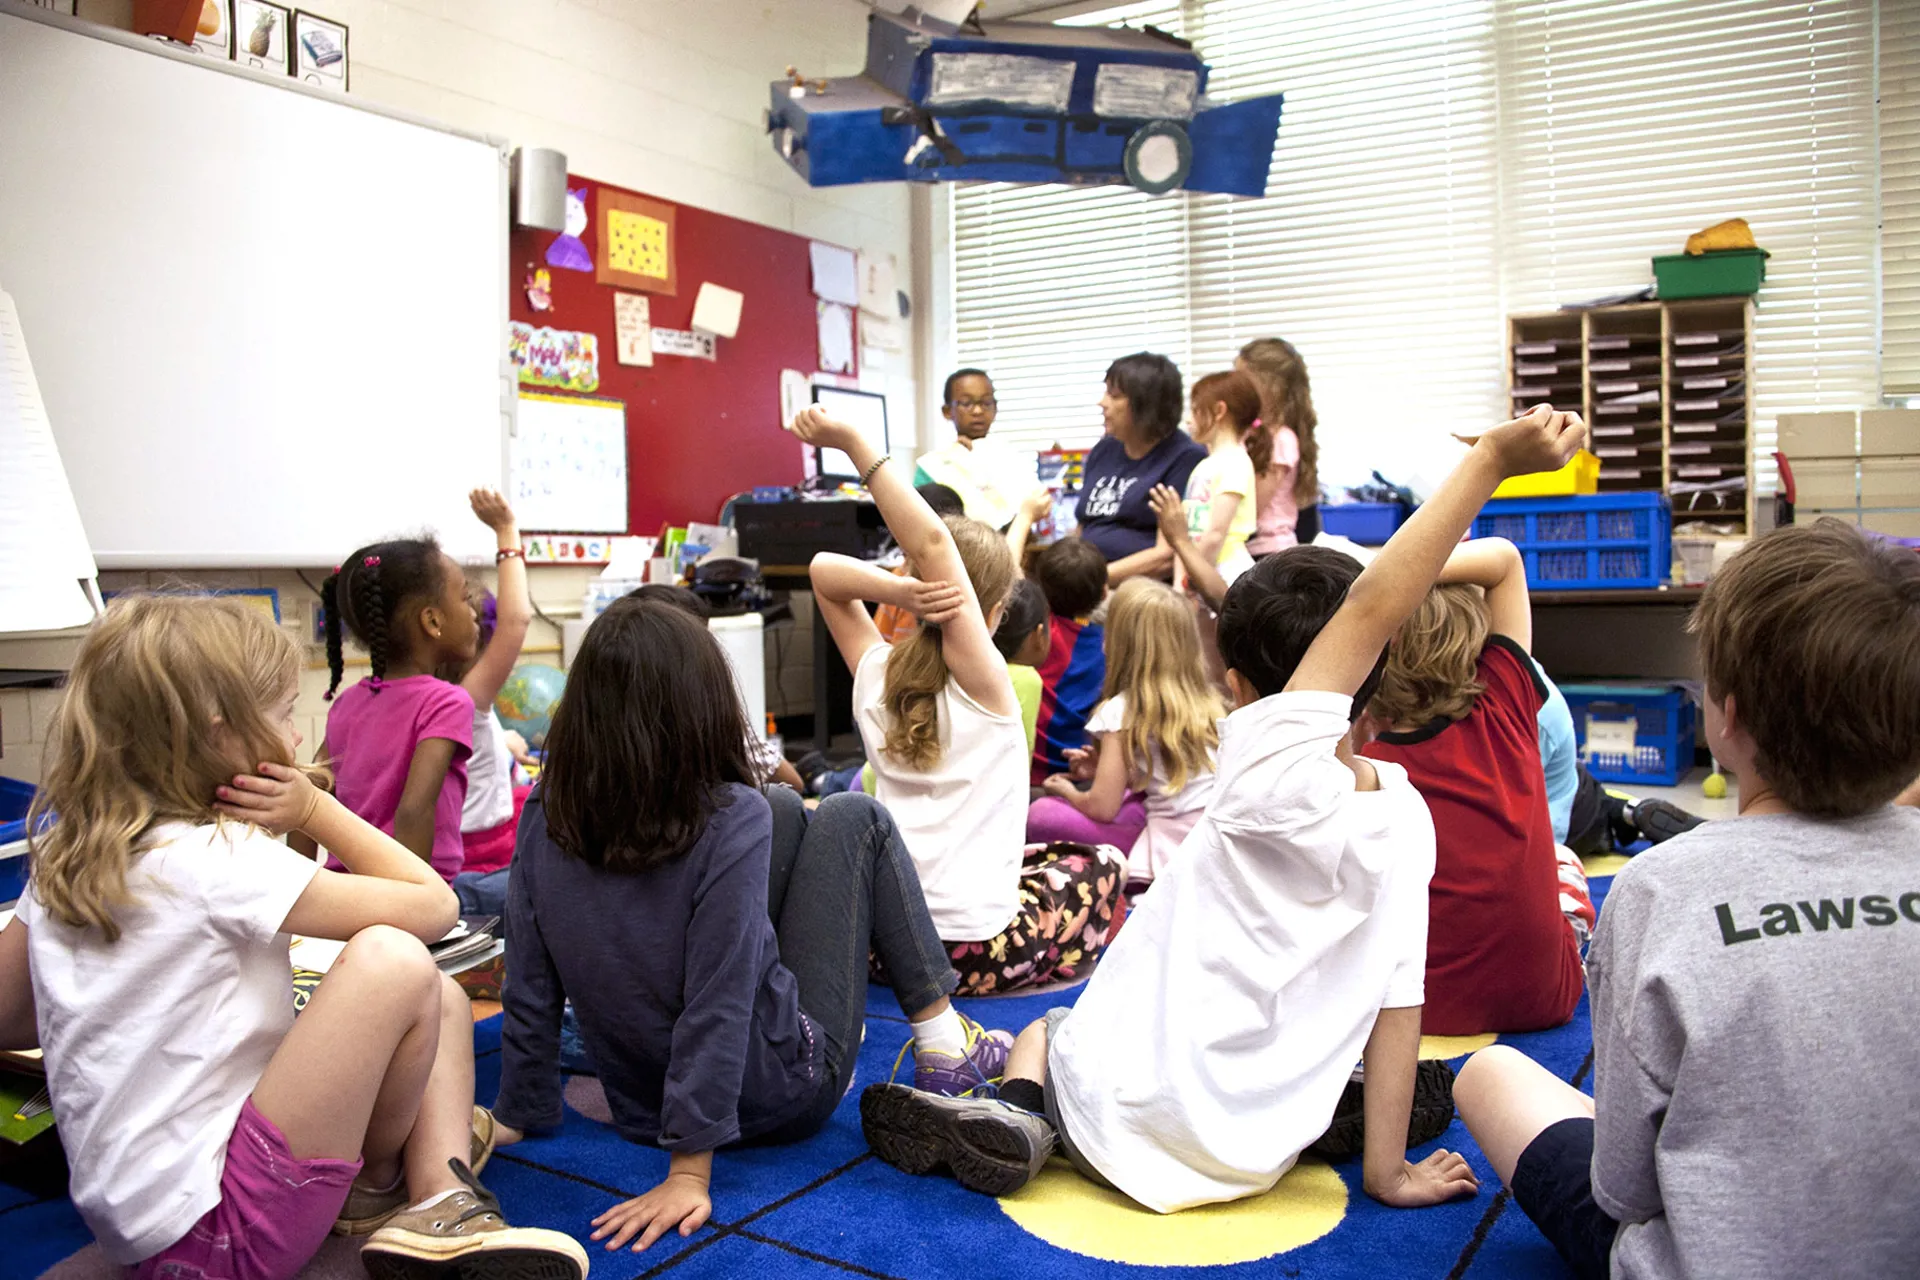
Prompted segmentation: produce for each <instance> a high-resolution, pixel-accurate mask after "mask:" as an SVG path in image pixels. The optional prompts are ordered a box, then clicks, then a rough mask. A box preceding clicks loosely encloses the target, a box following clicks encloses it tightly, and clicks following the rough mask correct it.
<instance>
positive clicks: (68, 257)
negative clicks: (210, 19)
mask: <svg viewBox="0 0 1920 1280" xmlns="http://www.w3.org/2000/svg"><path fill="white" fill-rule="evenodd" d="M0 121H4V122H5V123H4V124H3V125H0V287H3V288H5V289H6V290H8V291H9V292H10V293H12V294H13V296H14V299H15V301H16V303H17V304H18V308H19V317H20V324H21V327H22V328H23V329H24V330H25V332H26V333H27V334H28V336H29V338H30V340H31V342H32V349H33V363H34V368H35V370H36V372H37V373H38V375H39V382H40V389H41V392H42V395H43V397H44V399H45V402H46V409H47V415H48V418H49V419H50V421H51V423H52V426H53V431H54V435H55V438H56V439H57V441H58V443H59V447H60V453H61V456H62V457H63V458H64V460H65V463H66V470H67V474H68V477H69V479H70V481H71V483H72V486H73V493H74V498H75V500H76V502H77V503H78V506H79V510H80V516H81V520H82V522H83V523H84V525H85V528H86V532H87V538H88V541H89V542H90V543H91V545H92V548H93V552H94V556H95V558H96V560H97V561H98V562H99V563H100V565H101V566H102V567H103V568H201V567H221V566H314V567H321V566H326V565H331V564H335V563H337V562H338V561H339V560H340V559H341V557H342V556H344V555H345V554H346V553H347V552H348V551H350V550H352V549H353V548H354V547H356V546H358V545H361V544H362V543H366V542H370V541H373V540H375V539H377V538H381V537H386V536H391V535H394V534H397V533H403V532H411V531H416V530H419V529H422V528H433V529H437V530H438V531H439V532H440V533H441V535H442V537H443V538H444V539H445V541H446V543H447V547H448V550H449V551H451V552H453V553H454V554H455V555H457V556H459V557H461V558H480V559H486V558H488V557H489V556H490V554H491V549H492V547H493V535H492V534H491V532H489V531H488V530H487V529H485V528H484V527H483V526H482V525H481V524H480V523H479V522H478V521H477V520H475V519H474V518H473V516H472V514H471V513H470V512H469V511H468V509H467V501H466V492H467V490H468V489H469V488H471V487H473V486H475V485H482V484H484V485H490V486H494V487H498V486H499V485H500V484H501V481H502V478H503V474H504V462H505V447H506V446H505V436H506V424H507V423H508V421H509V419H510V415H511V412H512V381H511V378H510V376H509V375H507V374H506V373H505V372H504V370H505V354H506V336H505V335H506V303H507V292H506V290H507V283H506V263H507V244H506V238H507V196H506V169H505V163H504V159H503V156H502V153H501V150H500V148H499V146H498V145H496V144H494V143H492V142H489V141H487V140H485V139H479V138H473V137H467V136H462V135H459V134H455V133H451V132H448V131H445V130H443V129H440V128H437V127H429V126H427V125H424V124H422V123H418V122H413V121H410V120H406V119H401V118H397V117H395V116H392V115H389V114H385V113H381V112H378V111H373V110H368V109H366V108H364V107H358V106H355V105H352V100H351V99H350V98H347V99H343V98H342V97H340V96H339V95H336V94H327V93H324V92H322V91H319V90H311V89H306V88H304V87H302V86H299V85H297V84H295V83H294V82H293V81H291V80H288V79H287V78H285V77H280V78H278V79H273V78H269V77H267V76H266V75H264V73H259V72H253V71H250V70H246V69H236V68H234V67H232V66H231V64H215V63H210V62H209V61H208V60H207V59H205V58H203V57H194V56H192V55H187V54H178V53H174V52H172V51H169V50H165V49H162V48H160V47H158V46H157V45H155V43H154V42H153V41H147V40H139V39H136V38H134V37H131V36H125V35H123V34H122V33H118V32H107V31H104V29H102V28H97V27H92V26H88V25H85V24H79V23H76V22H74V21H73V20H72V19H66V18H58V17H50V16H44V11H40V10H33V9H29V8H27V7H25V6H23V5H21V4H19V3H16V2H15V0H0ZM5 552H6V549H5V548H0V554H4V553H5Z"/></svg>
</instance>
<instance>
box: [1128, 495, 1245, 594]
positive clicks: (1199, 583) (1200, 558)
mask: <svg viewBox="0 0 1920 1280" xmlns="http://www.w3.org/2000/svg"><path fill="white" fill-rule="evenodd" d="M1147 505H1148V506H1150V507H1152V508H1153V514H1154V515H1155V516H1156V517H1158V518H1159V521H1160V536H1161V537H1162V538H1164V539H1165V540H1166V543H1167V545H1168V546H1169V547H1172V548H1173V554H1174V555H1175V556H1177V557H1178V558H1179V560H1180V564H1181V565H1182V567H1184V568H1185V569H1186V571H1187V585H1188V586H1190V587H1192V588H1193V589H1194V590H1195V591H1197V592H1199V593H1200V598H1201V599H1203V600H1205V601H1206V602H1207V607H1208V608H1211V609H1218V608H1219V607H1220V602H1221V601H1222V600H1225V599H1226V598H1227V580H1226V579H1225V578H1223V577H1221V576H1220V570H1219V569H1218V568H1217V567H1216V566H1215V565H1214V563H1213V560H1212V558H1211V557H1210V556H1208V555H1206V554H1205V553H1204V552H1203V551H1202V550H1201V549H1200V548H1199V547H1198V546H1196V545H1194V541H1193V538H1192V536H1191V535H1190V534H1189V533H1188V532H1187V508H1186V504H1185V503H1183V502H1181V501H1180V494H1179V493H1178V492H1177V491H1176V490H1175V489H1174V487H1173V486H1172V485H1169V484H1157V485H1155V486H1153V491H1152V492H1151V493H1149V494H1148V495H1147ZM1222 533H1223V536H1224V530H1223V531H1222ZM1214 545H1215V547H1216V549H1217V548H1218V546H1219V544H1218V543H1215V544H1214Z"/></svg>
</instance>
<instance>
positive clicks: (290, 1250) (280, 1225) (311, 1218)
mask: <svg viewBox="0 0 1920 1280" xmlns="http://www.w3.org/2000/svg"><path fill="white" fill-rule="evenodd" d="M359 1172H360V1162H359V1161H358V1160H298V1159H295V1158H294V1154H293V1151H292V1149H291V1148H290V1147H288V1146H287V1138H286V1135H285V1134H283V1133H281V1132H280V1129H279V1127H278V1126H277V1125H275V1124H274V1123H273V1121H271V1120H269V1119H267V1118H266V1117H265V1116H263V1115H261V1114H260V1112H259V1111H258V1110H257V1109H255V1107H254V1105H253V1099H252V1098H248V1099H247V1101H246V1103H245V1105H243V1106H242V1107H241V1108H240V1118H239V1120H238V1121H236V1122H235V1123H234V1126H233V1137H232V1138H230V1139H229V1140H228V1141H227V1171H226V1172H225V1173H224V1174H222V1175H221V1178H220V1203H219V1204H217V1205H215V1206H213V1208H211V1209H209V1210H207V1212H206V1213H205V1214H204V1215H202V1217H201V1219H200V1221H198V1222H196V1223H194V1224H193V1226H192V1228H191V1229H189V1230H188V1232H187V1234H186V1235H184V1236H181V1237H180V1238H179V1239H178V1240H176V1241H174V1242H173V1243H172V1244H171V1245H168V1246H167V1247H166V1248H165V1249H162V1250H161V1251H160V1252H159V1253H156V1254H154V1255H153V1256H152V1257H151V1258H147V1259H146V1260H144V1261H142V1262H139V1263H136V1264H135V1265H134V1267H133V1273H134V1275H135V1277H137V1280H291V1278H292V1277H293V1276H295V1275H297V1274H298V1273H299V1271H300V1269H301V1268H302V1267H304V1266H306V1265H307V1263H308V1262H309V1261H311V1260H312V1258H313V1255H314V1254H315V1253H317V1252H319V1249H320V1246H321V1245H322V1244H323V1243H325V1242H326V1239H327V1232H328V1231H330V1230H331V1229H332V1228H333V1224H334V1220H335V1219H337V1218H338V1217H339V1216H340V1210H341V1208H342V1207H343V1206H344V1205H345V1204H346V1202H347V1191H348V1189H349V1188H351V1187H352V1185H353V1179H354V1176H355V1175H356V1174H358V1173H359Z"/></svg>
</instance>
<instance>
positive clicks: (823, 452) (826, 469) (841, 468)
mask: <svg viewBox="0 0 1920 1280" xmlns="http://www.w3.org/2000/svg"><path fill="white" fill-rule="evenodd" d="M813 402H814V403H815V404H817V405H819V406H820V407H821V408H822V409H825V410H826V411H827V414H828V415H829V416H830V417H833V418H836V419H838V420H839V421H841V422H844V423H846V424H847V425H848V426H850V427H857V428H858V429H859V431H860V434H861V435H863V436H865V437H866V438H867V439H868V441H870V442H871V443H872V445H873V447H874V450H875V451H876V452H877V453H883V454H884V453H886V452H888V451H889V445H888V443H887V398H886V397H885V396H883V395H880V394H879V393H877V392H873V391H848V390H846V389H845V388H844V387H823V386H820V385H819V384H817V383H816V384H815V385H814V388H813ZM814 464H815V465H814V474H815V475H817V476H844V477H845V478H847V479H849V480H858V479H859V478H860V469H859V468H858V467H856V466H854V465H853V459H852V458H849V457H848V456H847V455H846V454H845V453H844V452H842V451H841V450H839V449H816V450H814Z"/></svg>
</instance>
